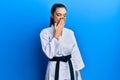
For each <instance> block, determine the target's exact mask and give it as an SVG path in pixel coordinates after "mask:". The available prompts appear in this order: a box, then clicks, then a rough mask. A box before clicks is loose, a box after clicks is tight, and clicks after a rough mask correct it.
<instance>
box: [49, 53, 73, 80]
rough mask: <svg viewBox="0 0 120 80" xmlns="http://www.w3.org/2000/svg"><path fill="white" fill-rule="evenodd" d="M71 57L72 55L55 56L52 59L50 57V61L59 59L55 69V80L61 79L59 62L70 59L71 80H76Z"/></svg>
mask: <svg viewBox="0 0 120 80" xmlns="http://www.w3.org/2000/svg"><path fill="white" fill-rule="evenodd" d="M70 58H71V55H68V56H62V57H53V58H52V59H49V60H50V61H57V63H56V69H55V80H58V79H59V64H60V61H63V62H67V61H68V64H69V69H70V77H71V80H74V71H73V66H72V62H71V60H70Z"/></svg>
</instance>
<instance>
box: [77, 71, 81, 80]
mask: <svg viewBox="0 0 120 80" xmlns="http://www.w3.org/2000/svg"><path fill="white" fill-rule="evenodd" d="M76 73H77V77H78V80H82V78H81V75H80V71H79V70H77V71H76Z"/></svg>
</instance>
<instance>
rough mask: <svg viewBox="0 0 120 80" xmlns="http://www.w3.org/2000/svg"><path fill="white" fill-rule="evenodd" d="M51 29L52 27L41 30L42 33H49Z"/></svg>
mask: <svg viewBox="0 0 120 80" xmlns="http://www.w3.org/2000/svg"><path fill="white" fill-rule="evenodd" d="M50 31H51V27H47V28H44V29H42V30H41V31H40V35H43V34H49V33H50Z"/></svg>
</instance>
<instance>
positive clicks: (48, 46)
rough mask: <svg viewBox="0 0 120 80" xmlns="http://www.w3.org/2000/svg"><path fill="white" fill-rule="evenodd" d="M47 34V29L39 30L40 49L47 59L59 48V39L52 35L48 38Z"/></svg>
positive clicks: (48, 34)
mask: <svg viewBox="0 0 120 80" xmlns="http://www.w3.org/2000/svg"><path fill="white" fill-rule="evenodd" d="M49 36H50V33H49V31H47V30H45V29H44V30H42V31H41V32H40V40H41V45H42V50H43V52H44V53H45V55H46V56H47V57H48V58H49V59H52V58H53V57H54V56H55V54H56V51H57V50H58V49H59V41H58V40H57V39H56V38H54V37H53V38H52V39H51V40H50V37H49Z"/></svg>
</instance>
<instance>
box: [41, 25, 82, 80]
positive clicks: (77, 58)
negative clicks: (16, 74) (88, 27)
mask: <svg viewBox="0 0 120 80" xmlns="http://www.w3.org/2000/svg"><path fill="white" fill-rule="evenodd" d="M40 39H41V44H42V49H43V52H44V53H45V55H46V56H47V57H48V58H49V59H52V58H53V57H61V56H67V55H70V54H71V61H72V65H73V69H74V75H76V74H75V71H76V70H81V69H82V68H83V67H84V63H83V60H82V57H81V54H80V51H79V48H78V46H77V42H76V39H75V36H74V33H73V31H72V30H70V29H68V28H65V27H64V28H63V31H62V36H60V37H59V39H58V40H57V39H56V38H54V27H53V25H52V26H51V27H48V28H45V29H43V30H42V31H41V32H40ZM55 67H56V61H49V62H48V66H47V71H46V76H45V80H55V79H54V78H55ZM59 80H71V79H70V70H69V65H68V62H60V68H59ZM75 80H76V79H75Z"/></svg>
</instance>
